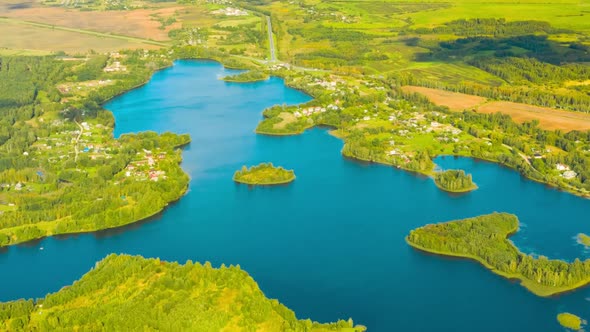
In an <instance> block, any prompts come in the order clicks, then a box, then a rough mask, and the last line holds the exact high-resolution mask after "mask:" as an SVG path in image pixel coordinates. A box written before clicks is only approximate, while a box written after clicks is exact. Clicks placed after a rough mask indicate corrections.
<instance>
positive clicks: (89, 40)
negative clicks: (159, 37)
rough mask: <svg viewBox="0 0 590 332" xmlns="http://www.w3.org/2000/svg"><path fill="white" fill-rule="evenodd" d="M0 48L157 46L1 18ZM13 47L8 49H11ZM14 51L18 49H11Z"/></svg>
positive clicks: (105, 49) (79, 49)
mask: <svg viewBox="0 0 590 332" xmlns="http://www.w3.org/2000/svg"><path fill="white" fill-rule="evenodd" d="M0 35H1V36H2V38H0V48H8V49H16V50H29V51H30V52H34V51H50V52H57V51H64V52H66V53H85V52H88V51H90V50H95V51H97V52H108V51H112V50H120V49H137V48H147V49H153V48H158V46H156V45H149V44H144V43H140V42H130V41H128V40H125V39H117V38H110V37H99V36H93V35H89V34H83V33H78V32H72V31H64V30H59V29H49V28H42V27H35V26H30V25H24V24H18V23H9V22H0ZM9 51H10V50H5V52H7V53H8V52H9ZM10 52H15V51H10Z"/></svg>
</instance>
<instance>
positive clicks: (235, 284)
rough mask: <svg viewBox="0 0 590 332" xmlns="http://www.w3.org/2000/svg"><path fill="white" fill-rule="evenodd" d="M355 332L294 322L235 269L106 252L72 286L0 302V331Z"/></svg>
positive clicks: (343, 324)
mask: <svg viewBox="0 0 590 332" xmlns="http://www.w3.org/2000/svg"><path fill="white" fill-rule="evenodd" d="M285 326H288V327H289V329H291V330H293V331H314V332H328V331H346V332H361V331H364V330H365V328H364V327H363V326H354V324H353V322H352V320H351V319H349V320H348V321H343V320H340V321H338V322H336V323H331V324H320V323H316V322H312V321H311V320H309V319H307V320H298V319H297V318H296V316H295V313H294V312H293V311H291V310H289V309H288V308H287V307H285V306H284V305H282V304H281V303H279V302H278V301H276V300H271V299H268V298H266V297H265V296H264V294H263V293H262V291H261V290H260V288H259V287H258V285H257V284H256V282H255V281H254V280H253V279H252V278H251V277H250V276H249V275H248V273H246V272H245V271H243V270H242V269H240V267H239V266H229V267H226V266H225V265H222V266H221V267H220V268H213V267H211V264H210V263H209V262H207V263H205V264H204V265H202V264H199V263H193V262H191V261H188V262H187V263H186V264H185V265H180V264H178V263H168V262H163V261H160V260H159V259H154V258H151V259H146V258H143V257H141V256H128V255H115V254H111V255H109V256H107V257H106V258H105V259H103V260H102V261H100V262H98V263H97V264H96V266H95V267H94V269H92V270H90V272H88V273H86V274H85V275H84V276H83V277H82V278H81V279H80V280H78V281H76V282H75V283H74V284H73V285H71V286H68V287H64V288H62V289H61V290H60V291H58V292H57V293H53V294H49V295H47V296H46V297H45V298H43V299H38V300H35V301H34V300H18V301H12V302H6V303H0V330H3V331H32V330H35V331H41V330H42V331H49V330H87V331H94V330H108V331H136V330H142V331H144V330H156V331H238V330H248V331H260V330H266V331H279V330H283V329H284V327H285Z"/></svg>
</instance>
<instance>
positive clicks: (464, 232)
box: [406, 213, 590, 296]
mask: <svg viewBox="0 0 590 332" xmlns="http://www.w3.org/2000/svg"><path fill="white" fill-rule="evenodd" d="M516 231H518V218H517V217H516V216H515V215H512V214H507V213H493V214H489V215H484V216H479V217H474V218H468V219H464V220H456V221H450V222H446V223H440V224H431V225H426V226H423V227H420V228H417V229H415V230H413V231H411V232H410V234H409V235H408V236H407V237H406V241H407V242H408V244H409V245H411V246H412V247H414V248H416V249H419V250H422V251H426V252H430V253H433V254H439V255H443V256H454V257H464V258H469V259H473V260H476V261H478V262H480V263H481V264H482V265H484V266H485V267H487V268H488V269H490V270H491V271H492V272H494V273H496V274H498V275H500V276H503V277H505V278H508V279H518V280H520V281H521V284H522V286H524V287H525V288H527V289H528V290H529V291H531V292H532V293H534V294H535V295H538V296H551V295H555V294H559V293H564V292H567V291H571V290H574V289H576V288H579V287H582V286H585V285H587V284H588V283H590V273H588V272H587V271H589V270H590V260H586V261H584V262H581V261H580V260H579V259H576V260H575V261H574V262H573V263H568V262H564V261H561V260H550V259H548V258H547V257H545V256H539V257H538V258H534V257H532V256H530V255H525V254H523V253H522V252H520V251H519V250H518V249H517V248H516V247H515V246H514V244H512V242H510V241H509V240H508V236H510V235H511V234H513V233H515V232H516Z"/></svg>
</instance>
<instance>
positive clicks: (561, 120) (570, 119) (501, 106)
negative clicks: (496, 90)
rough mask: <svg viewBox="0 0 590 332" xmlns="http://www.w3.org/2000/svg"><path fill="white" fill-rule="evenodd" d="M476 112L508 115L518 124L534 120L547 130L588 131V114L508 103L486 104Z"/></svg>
mask: <svg viewBox="0 0 590 332" xmlns="http://www.w3.org/2000/svg"><path fill="white" fill-rule="evenodd" d="M477 111H478V112H481V113H496V112H502V113H505V114H508V115H510V116H511V117H512V119H514V121H516V122H518V123H523V122H525V121H531V120H535V119H536V120H539V127H540V128H543V129H547V130H555V129H561V130H565V131H571V130H582V131H583V130H590V114H587V113H581V112H569V111H564V110H558V109H554V108H549V107H540V106H533V105H527V104H521V103H513V102H508V101H494V102H491V103H487V104H484V105H481V106H480V107H479V108H478V109H477Z"/></svg>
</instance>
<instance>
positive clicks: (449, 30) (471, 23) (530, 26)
mask: <svg viewBox="0 0 590 332" xmlns="http://www.w3.org/2000/svg"><path fill="white" fill-rule="evenodd" d="M560 31H561V30H558V29H554V28H553V27H551V24H549V22H543V21H512V22H508V21H506V19H504V18H474V19H461V20H456V21H451V22H448V23H445V24H444V25H443V26H439V27H435V28H432V29H429V28H417V29H414V30H413V32H415V33H418V34H432V33H434V34H454V35H457V36H466V37H480V36H494V37H506V36H519V35H530V34H539V33H546V34H551V33H559V32H560Z"/></svg>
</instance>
